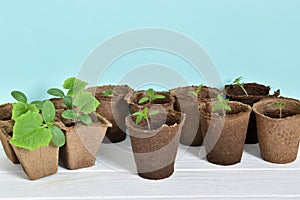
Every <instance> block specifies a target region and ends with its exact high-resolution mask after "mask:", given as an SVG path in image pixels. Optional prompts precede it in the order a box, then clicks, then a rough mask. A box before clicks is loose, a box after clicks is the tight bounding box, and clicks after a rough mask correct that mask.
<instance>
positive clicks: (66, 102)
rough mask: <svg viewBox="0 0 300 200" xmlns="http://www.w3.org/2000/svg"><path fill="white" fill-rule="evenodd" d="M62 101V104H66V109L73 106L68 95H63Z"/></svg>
mask: <svg viewBox="0 0 300 200" xmlns="http://www.w3.org/2000/svg"><path fill="white" fill-rule="evenodd" d="M63 102H64V104H65V105H66V107H67V108H68V109H71V108H72V107H73V99H72V97H68V96H66V97H64V98H63Z"/></svg>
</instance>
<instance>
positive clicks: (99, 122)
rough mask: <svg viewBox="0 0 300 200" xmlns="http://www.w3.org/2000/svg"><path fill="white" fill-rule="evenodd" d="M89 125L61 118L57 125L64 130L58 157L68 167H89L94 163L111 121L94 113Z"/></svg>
mask: <svg viewBox="0 0 300 200" xmlns="http://www.w3.org/2000/svg"><path fill="white" fill-rule="evenodd" d="M96 115H97V117H95V116H93V123H92V124H91V125H83V124H75V123H73V122H72V121H70V120H62V122H63V124H61V123H59V124H58V126H59V127H60V128H61V129H62V130H63V131H64V133H65V136H66V143H65V145H64V146H63V147H61V148H60V159H61V160H62V162H63V163H64V165H65V167H66V168H68V169H71V170H73V169H80V168H86V167H91V166H93V165H94V164H95V161H96V156H97V152H98V150H99V147H100V144H101V142H102V140H103V138H104V135H105V133H106V130H107V128H108V127H111V126H112V125H111V123H110V122H109V121H107V120H106V119H105V118H104V117H102V116H100V115H98V114H96Z"/></svg>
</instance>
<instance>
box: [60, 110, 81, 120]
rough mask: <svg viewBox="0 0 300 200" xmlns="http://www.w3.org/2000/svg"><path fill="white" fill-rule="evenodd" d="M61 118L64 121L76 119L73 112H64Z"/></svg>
mask: <svg viewBox="0 0 300 200" xmlns="http://www.w3.org/2000/svg"><path fill="white" fill-rule="evenodd" d="M61 116H62V117H63V118H65V119H76V118H77V114H76V112H75V111H74V110H65V111H64V112H63V113H62V115H61Z"/></svg>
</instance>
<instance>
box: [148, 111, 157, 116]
mask: <svg viewBox="0 0 300 200" xmlns="http://www.w3.org/2000/svg"><path fill="white" fill-rule="evenodd" d="M158 113H159V111H158V110H153V111H151V112H149V116H153V115H157V114H158Z"/></svg>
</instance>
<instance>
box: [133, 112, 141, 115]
mask: <svg viewBox="0 0 300 200" xmlns="http://www.w3.org/2000/svg"><path fill="white" fill-rule="evenodd" d="M143 114H144V113H142V112H135V113H133V114H132V116H137V115H143Z"/></svg>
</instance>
